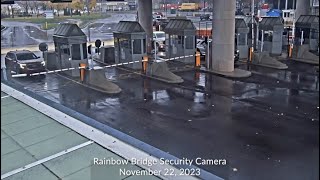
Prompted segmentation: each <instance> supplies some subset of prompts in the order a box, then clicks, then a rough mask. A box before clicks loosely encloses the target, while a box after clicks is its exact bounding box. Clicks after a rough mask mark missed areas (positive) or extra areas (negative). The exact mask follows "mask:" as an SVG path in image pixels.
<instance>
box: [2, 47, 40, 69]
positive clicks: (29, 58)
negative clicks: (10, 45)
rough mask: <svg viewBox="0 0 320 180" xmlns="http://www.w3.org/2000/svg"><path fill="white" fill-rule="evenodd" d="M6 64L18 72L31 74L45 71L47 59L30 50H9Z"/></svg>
mask: <svg viewBox="0 0 320 180" xmlns="http://www.w3.org/2000/svg"><path fill="white" fill-rule="evenodd" d="M5 65H6V67H7V68H8V69H10V70H11V71H15V72H16V74H20V73H22V74H24V73H25V74H31V73H37V72H43V71H45V61H44V60H43V58H40V57H38V56H36V55H35V54H34V53H33V52H31V51H29V50H20V51H9V52H8V53H7V55H6V56H5Z"/></svg>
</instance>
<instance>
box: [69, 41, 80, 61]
mask: <svg viewBox="0 0 320 180" xmlns="http://www.w3.org/2000/svg"><path fill="white" fill-rule="evenodd" d="M71 52H72V59H73V60H80V59H81V53H80V44H72V46H71Z"/></svg>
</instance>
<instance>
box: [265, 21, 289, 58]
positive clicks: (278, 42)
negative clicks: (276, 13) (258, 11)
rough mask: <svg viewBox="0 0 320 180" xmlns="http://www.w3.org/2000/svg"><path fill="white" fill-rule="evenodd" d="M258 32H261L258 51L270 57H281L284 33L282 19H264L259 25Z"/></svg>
mask: <svg viewBox="0 0 320 180" xmlns="http://www.w3.org/2000/svg"><path fill="white" fill-rule="evenodd" d="M259 30H260V31H261V32H260V33H259V34H261V38H259V39H260V43H259V50H260V51H261V50H262V51H265V52H269V53H270V54H272V55H281V54H282V43H283V41H282V37H283V32H284V25H283V19H282V17H264V18H263V19H262V21H261V22H260V23H259Z"/></svg>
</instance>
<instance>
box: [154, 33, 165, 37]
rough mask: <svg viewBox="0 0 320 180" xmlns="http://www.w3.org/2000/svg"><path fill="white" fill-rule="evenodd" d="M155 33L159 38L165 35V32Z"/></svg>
mask: <svg viewBox="0 0 320 180" xmlns="http://www.w3.org/2000/svg"><path fill="white" fill-rule="evenodd" d="M155 35H156V37H157V38H164V37H165V33H156V34H155Z"/></svg>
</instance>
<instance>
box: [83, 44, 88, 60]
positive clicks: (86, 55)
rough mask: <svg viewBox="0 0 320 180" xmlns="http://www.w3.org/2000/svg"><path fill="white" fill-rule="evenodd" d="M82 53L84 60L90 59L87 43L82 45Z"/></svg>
mask: <svg viewBox="0 0 320 180" xmlns="http://www.w3.org/2000/svg"><path fill="white" fill-rule="evenodd" d="M82 52H83V59H86V58H87V57H88V53H87V43H83V44H82Z"/></svg>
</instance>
